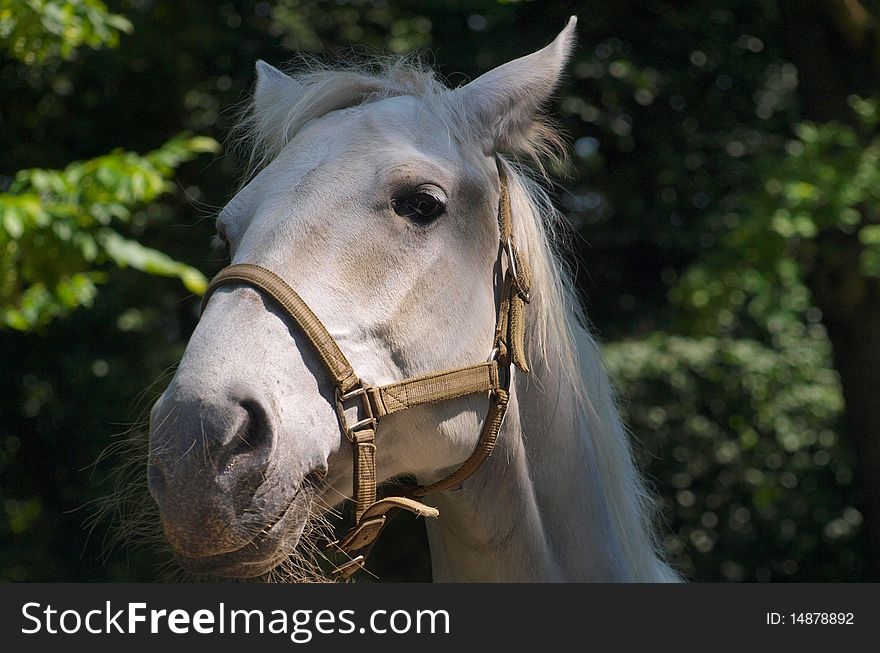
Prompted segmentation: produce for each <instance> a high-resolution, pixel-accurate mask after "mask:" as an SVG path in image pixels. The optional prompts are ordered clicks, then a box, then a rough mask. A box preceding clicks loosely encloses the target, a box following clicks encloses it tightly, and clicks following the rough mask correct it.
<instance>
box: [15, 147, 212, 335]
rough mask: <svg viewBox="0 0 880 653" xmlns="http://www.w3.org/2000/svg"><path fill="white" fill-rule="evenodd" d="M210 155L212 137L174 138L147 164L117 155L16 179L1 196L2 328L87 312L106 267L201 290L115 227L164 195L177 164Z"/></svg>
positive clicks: (192, 274)
mask: <svg viewBox="0 0 880 653" xmlns="http://www.w3.org/2000/svg"><path fill="white" fill-rule="evenodd" d="M216 149H217V144H216V142H215V141H214V140H212V139H209V138H204V137H189V136H186V135H181V136H178V137H177V138H174V139H172V140H171V141H169V142H167V143H166V144H165V145H163V146H162V147H161V148H159V149H158V150H155V151H154V152H150V153H148V154H146V155H144V156H140V155H138V154H135V153H133V152H123V151H121V150H120V151H115V152H113V153H111V154H108V155H105V156H102V157H98V158H96V159H92V160H89V161H83V162H77V163H72V164H70V165H69V166H67V167H66V168H65V169H64V170H60V171H57V170H41V169H34V170H22V171H20V172H19V173H18V174H17V175H16V176H15V180H14V181H13V183H12V185H11V186H10V188H9V190H8V191H7V192H6V193H2V194H0V256H2V258H0V324H2V325H6V326H10V327H12V328H15V329H22V330H23V329H31V328H34V327H35V326H37V325H40V324H45V323H47V322H48V321H49V320H51V319H52V318H55V317H58V316H60V315H64V314H66V313H67V312H69V311H70V310H71V309H73V308H76V307H78V306H89V305H91V304H92V301H93V299H94V297H95V293H96V292H97V289H96V284H97V283H100V282H101V281H103V280H105V279H106V274H105V273H104V272H103V271H102V269H101V267H102V265H103V264H104V263H107V262H111V263H114V264H115V265H117V266H118V267H123V268H124V267H133V268H135V269H137V270H141V271H142V272H147V273H149V274H154V275H161V276H173V277H177V278H179V279H180V280H181V281H182V282H183V283H184V285H185V286H186V287H187V289H188V290H190V291H191V292H195V293H202V292H204V289H205V287H206V280H205V277H204V275H202V273H201V272H199V271H198V270H196V269H195V268H193V267H191V266H189V265H185V264H183V263H179V262H177V261H175V260H173V259H172V258H170V257H169V256H167V255H165V254H163V253H161V252H159V251H156V250H154V249H151V248H149V247H145V246H143V245H141V244H140V243H138V242H137V241H135V240H132V239H129V238H126V237H125V236H123V235H122V234H121V233H119V231H117V229H118V228H119V226H120V225H124V224H127V223H130V222H131V221H132V216H133V215H134V214H135V211H136V210H137V209H138V208H139V207H142V206H144V205H145V204H147V203H149V202H152V201H154V200H156V199H157V198H158V197H160V196H161V195H162V194H164V193H165V192H167V191H168V190H169V188H170V185H169V179H170V176H171V173H172V172H173V171H174V169H175V168H176V167H177V166H179V165H180V164H181V163H183V162H184V161H188V160H190V159H192V158H193V157H195V156H196V155H198V154H199V153H202V152H215V151H216Z"/></svg>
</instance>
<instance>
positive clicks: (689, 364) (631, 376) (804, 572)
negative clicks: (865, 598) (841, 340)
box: [605, 325, 863, 581]
mask: <svg viewBox="0 0 880 653" xmlns="http://www.w3.org/2000/svg"><path fill="white" fill-rule="evenodd" d="M605 353H606V357H607V360H608V364H609V367H610V369H611V370H612V373H613V376H614V378H615V380H616V382H617V385H618V387H619V388H620V390H621V391H622V402H621V403H622V409H623V414H624V417H625V419H626V421H627V423H628V424H629V426H630V427H631V428H632V429H633V430H634V433H635V435H636V438H637V440H638V441H639V442H641V443H642V445H643V447H644V452H643V454H645V455H643V461H644V463H645V466H646V469H647V471H648V474H649V477H650V478H651V480H652V481H653V483H654V485H655V488H656V490H657V491H658V492H659V493H660V495H661V497H662V499H663V515H664V517H665V520H666V521H667V522H668V527H669V529H670V531H671V532H670V533H669V535H668V537H667V540H666V547H667V550H668V551H669V552H670V554H671V555H672V557H673V561H674V564H675V565H676V567H677V568H678V569H680V570H681V571H682V572H683V573H684V574H685V575H687V576H688V577H689V578H691V579H694V580H706V581H708V580H719V579H724V580H733V581H740V580H753V581H754V580H758V581H769V580H785V579H787V578H792V577H802V578H811V579H814V580H822V579H832V578H837V579H838V580H843V579H847V578H849V579H857V578H859V575H860V573H861V572H862V565H863V561H862V559H861V556H860V550H859V547H858V541H857V540H855V539H854V538H855V535H856V534H857V532H858V528H859V526H860V524H861V520H862V518H861V514H860V512H859V511H858V510H857V509H856V508H855V507H854V505H853V500H854V498H853V488H852V486H851V485H852V481H853V477H854V469H853V463H854V461H853V460H852V457H851V456H850V455H849V454H848V453H847V452H846V450H844V449H841V448H840V447H839V445H838V435H837V429H836V426H837V419H838V417H839V415H840V413H841V411H842V409H843V401H842V398H841V394H840V388H839V383H838V379H837V375H836V374H835V373H834V372H833V371H832V370H831V369H830V361H829V357H830V350H829V347H828V341H827V338H826V337H825V334H824V330H823V329H822V327H821V326H818V325H814V326H812V327H811V328H810V329H808V330H807V332H805V333H798V334H789V335H788V337H786V338H783V340H782V342H781V343H780V344H779V346H775V347H767V346H764V345H762V344H761V343H759V342H756V341H753V340H744V339H738V340H734V339H729V338H713V337H702V338H687V337H681V336H670V335H667V334H663V333H655V334H652V335H650V336H648V337H646V338H644V339H640V340H637V341H622V342H618V343H614V344H611V345H609V346H607V347H606V350H605Z"/></svg>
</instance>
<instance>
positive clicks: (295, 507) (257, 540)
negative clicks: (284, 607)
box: [175, 486, 314, 579]
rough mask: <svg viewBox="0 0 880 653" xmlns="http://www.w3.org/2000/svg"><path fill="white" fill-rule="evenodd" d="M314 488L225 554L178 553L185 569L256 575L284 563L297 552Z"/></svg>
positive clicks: (225, 575) (306, 489) (223, 574)
mask: <svg viewBox="0 0 880 653" xmlns="http://www.w3.org/2000/svg"><path fill="white" fill-rule="evenodd" d="M313 499H314V491H313V489H312V488H311V487H309V486H306V487H303V488H301V490H300V491H299V492H297V493H296V495H295V496H294V497H293V499H292V500H291V501H290V503H288V504H287V507H286V508H284V509H283V510H282V511H281V512H280V513H279V515H278V516H277V517H275V518H274V519H271V520H269V521H268V524H267V526H266V527H265V528H263V530H262V531H260V533H259V534H258V535H257V536H256V537H254V538H253V539H252V540H250V541H249V542H248V543H247V544H245V545H244V546H242V547H240V548H238V549H236V550H234V551H228V552H226V553H218V554H215V555H207V556H198V557H190V556H187V555H185V554H183V553H181V552H179V551H178V552H175V558H176V560H177V563H178V564H179V565H180V566H181V567H182V568H183V569H185V570H186V571H188V572H190V573H193V574H198V575H208V576H217V577H221V578H238V579H245V578H256V577H259V576H263V575H265V574H268V573H269V572H271V571H272V570H273V569H275V568H276V567H278V566H279V565H281V564H283V563H284V562H285V561H286V560H287V559H288V558H289V557H290V556H291V555H292V554H293V552H294V550H295V549H296V546H297V544H298V543H299V541H300V538H301V537H302V535H303V530H304V529H305V527H306V524H307V523H308V519H309V514H310V511H311V506H312V501H313Z"/></svg>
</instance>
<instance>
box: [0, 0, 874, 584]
mask: <svg viewBox="0 0 880 653" xmlns="http://www.w3.org/2000/svg"><path fill="white" fill-rule="evenodd" d="M571 14H577V15H578V16H579V18H580V21H579V23H578V33H579V44H578V49H577V51H576V53H575V56H574V59H573V61H572V63H571V65H570V67H569V76H568V79H567V81H566V82H565V84H564V85H563V86H562V88H561V89H560V91H559V93H558V98H557V100H556V101H555V102H554V104H553V106H551V107H550V108H549V110H550V112H551V114H552V115H554V116H556V117H557V118H558V120H559V122H560V124H561V125H562V127H563V128H564V130H565V131H566V133H567V134H568V136H569V141H570V143H571V150H572V154H571V162H572V166H571V167H570V169H569V170H568V171H567V173H566V174H565V175H564V176H557V180H558V182H559V186H558V187H556V188H555V189H553V193H554V197H555V199H556V201H557V203H558V205H559V206H560V208H562V209H563V210H564V212H565V214H566V215H567V216H568V219H569V221H570V225H571V230H570V234H569V237H568V240H569V248H570V250H571V260H572V262H573V264H574V265H575V266H576V269H577V274H578V284H579V288H580V290H581V293H582V298H583V301H584V303H585V305H586V307H587V312H588V314H589V316H590V317H591V319H592V321H593V323H594V325H595V330H596V332H597V333H598V335H599V337H600V339H601V340H602V342H603V343H604V347H605V352H606V356H607V360H608V364H609V367H610V370H611V372H612V375H613V377H614V379H615V381H616V384H617V386H618V388H619V391H620V395H621V409H622V412H623V414H624V416H625V419H626V420H627V422H628V424H629V426H630V428H631V429H632V432H633V437H634V439H635V440H636V441H637V448H638V453H639V457H640V461H641V463H642V465H643V468H644V469H645V471H646V474H647V475H648V477H649V479H650V482H651V484H652V485H653V486H654V488H655V489H656V491H657V493H658V495H659V496H660V498H661V501H662V509H663V510H662V512H663V518H664V524H663V525H662V529H663V534H664V544H665V546H666V549H667V551H668V554H669V556H670V558H671V560H672V562H673V564H674V565H675V566H676V567H677V568H678V569H679V570H680V571H681V572H682V573H683V574H684V575H685V576H686V577H687V578H689V579H690V580H694V581H831V580H836V581H864V580H878V579H880V396H878V395H880V392H878V390H880V212H878V201H877V200H878V197H880V169H878V159H880V140H878V139H877V134H878V121H880V112H878V104H877V102H876V100H877V98H878V97H880V75H878V72H880V71H878V67H880V2H877V1H876V0H704V1H703V2H698V3H697V2H693V3H692V2H687V3H685V2H674V1H672V0H669V1H661V0H627V1H624V0H620V1H619V2H607V1H599V0H595V1H586V0H585V1H580V2H566V1H553V2H539V1H532V2H529V1H526V0H522V1H515V0H506V1H505V0H443V1H433V0H418V1H415V0H397V1H394V0H274V1H261V2H250V1H242V2H226V1H218V2H198V1H192V2H177V1H172V0H119V1H113V2H110V1H108V2H101V1H99V0H0V191H2V193H0V579H2V580H4V581H50V580H60V581H92V580H94V581H106V580H114V581H149V580H155V579H157V578H162V577H163V572H162V570H161V568H160V564H161V562H162V561H163V560H164V557H163V554H161V553H157V552H155V551H154V550H152V549H151V548H150V547H139V548H126V547H123V548H121V549H120V548H118V549H116V550H113V551H105V552H104V553H103V554H102V549H103V548H104V547H103V543H104V540H105V538H106V537H107V536H108V535H109V536H111V537H112V534H113V524H112V520H103V521H101V522H100V523H98V525H97V526H96V527H95V529H94V532H92V534H91V536H89V531H88V529H87V528H86V526H85V523H86V522H87V519H88V517H89V514H90V513H91V512H93V509H92V508H90V507H89V502H90V501H92V500H94V499H96V498H98V497H101V496H103V495H106V494H108V493H109V492H111V491H112V490H113V478H112V477H110V478H108V474H109V473H110V471H111V470H112V468H113V467H114V465H115V464H118V462H119V461H118V460H117V459H116V458H117V454H114V453H113V452H112V451H111V452H110V454H109V455H108V456H107V457H106V459H104V460H101V461H99V462H98V463H97V464H96V465H92V463H94V462H95V461H96V459H98V457H99V454H100V453H101V452H102V451H103V450H105V448H106V447H107V446H108V445H109V444H110V443H112V442H114V441H120V440H121V439H124V438H125V437H126V436H125V435H124V434H125V433H127V432H129V431H131V430H134V432H137V430H138V428H139V426H138V425H139V423H140V422H141V420H142V419H143V418H144V416H145V410H147V409H148V408H149V406H150V404H151V403H152V401H153V400H154V399H155V397H156V396H157V395H158V394H159V393H160V392H161V390H162V389H163V388H164V385H165V384H166V383H167V381H168V379H169V370H172V369H173V365H174V363H175V362H176V361H177V360H178V358H179V356H180V355H181V353H182V351H183V348H184V346H185V343H186V341H187V337H188V335H189V334H190V333H191V332H192V329H193V328H194V326H195V323H196V320H197V315H198V313H197V307H198V303H199V297H198V294H199V293H200V292H201V291H202V290H203V288H204V285H205V278H206V277H210V275H212V274H213V273H214V272H216V271H217V270H218V269H219V268H220V267H221V266H222V265H223V261H222V260H221V255H220V254H219V253H217V252H216V251H214V250H211V249H210V247H209V240H210V237H211V235H212V234H213V230H214V229H213V217H214V215H215V213H216V211H217V210H218V209H219V207H220V206H222V205H223V204H224V203H225V202H226V201H227V200H228V199H229V198H230V197H231V196H232V194H233V192H234V189H235V187H236V184H237V182H238V173H239V171H240V170H241V162H240V161H239V160H237V159H236V157H235V155H234V153H232V152H230V151H229V150H228V148H224V147H221V145H220V143H223V142H224V138H225V137H226V136H227V134H228V131H229V128H230V126H231V124H232V123H233V121H234V115H235V108H236V107H237V106H239V105H240V104H241V103H242V102H243V101H244V100H245V99H246V97H247V93H248V92H249V91H250V89H251V88H252V85H253V83H254V79H255V77H254V69H253V66H254V62H255V60H257V59H265V60H266V61H268V62H270V63H272V64H275V65H282V64H284V63H285V62H286V61H288V60H289V59H290V58H291V57H292V52H294V51H296V52H310V53H313V54H315V55H317V56H319V57H322V58H326V59H329V60H340V59H344V58H345V57H346V56H348V55H351V54H352V53H353V52H356V53H363V52H365V51H368V50H369V49H375V50H382V51H388V52H393V53H408V52H411V51H414V50H418V51H421V52H422V53H424V56H425V57H426V58H427V60H428V61H430V62H431V63H432V64H433V65H434V66H435V67H436V68H437V70H438V71H439V73H440V75H442V76H443V77H444V78H445V79H447V80H448V82H449V83H450V84H451V85H458V84H461V83H463V82H464V81H466V80H468V79H471V78H473V77H475V76H477V75H478V74H480V73H481V72H484V71H486V70H487V69H489V68H491V67H494V66H496V65H498V64H501V63H503V62H505V61H507V60H509V59H511V58H515V57H518V56H521V55H524V54H527V53H529V52H531V51H532V50H534V49H537V48H539V47H541V46H543V45H545V44H546V43H547V42H549V41H550V40H551V39H552V38H553V37H554V36H555V35H556V33H557V32H558V31H559V30H560V29H561V28H562V26H563V25H564V22H565V20H566V18H567V17H568V16H569V15H571ZM140 471H141V470H140V469H138V470H136V473H139V472H140ZM393 528H394V531H395V532H394V533H390V534H389V535H388V536H386V537H385V538H383V541H381V542H380V543H379V545H377V550H376V553H375V557H374V558H373V565H372V567H373V569H374V570H375V571H376V572H377V573H378V574H379V575H380V576H381V577H382V578H384V579H386V580H429V579H430V566H429V560H428V553H427V547H426V544H425V537H424V533H423V531H422V526H421V525H420V524H419V523H418V522H415V521H413V520H411V519H408V518H407V517H402V518H400V519H399V520H397V522H396V523H395V524H394V525H393Z"/></svg>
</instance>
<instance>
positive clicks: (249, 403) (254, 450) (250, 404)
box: [219, 400, 273, 474]
mask: <svg viewBox="0 0 880 653" xmlns="http://www.w3.org/2000/svg"><path fill="white" fill-rule="evenodd" d="M240 406H241V408H243V409H244V413H245V415H244V419H243V420H242V422H241V423H240V424H239V426H238V429H237V430H236V432H235V433H234V434H233V436H232V438H231V439H230V440H229V441H228V442H227V444H226V445H225V447H224V451H223V456H222V459H221V460H220V461H219V462H220V465H219V469H220V472H221V473H223V474H230V473H236V472H238V471H240V469H241V467H243V466H244V467H247V468H248V471H252V470H254V469H255V468H258V469H260V470H262V469H263V468H264V467H265V466H266V465H267V464H268V462H269V454H270V453H271V449H272V440H273V434H272V423H271V420H270V418H269V416H268V414H267V413H266V410H265V409H264V408H263V406H262V405H260V404H259V402H257V401H254V400H244V401H242V402H241V403H240Z"/></svg>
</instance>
